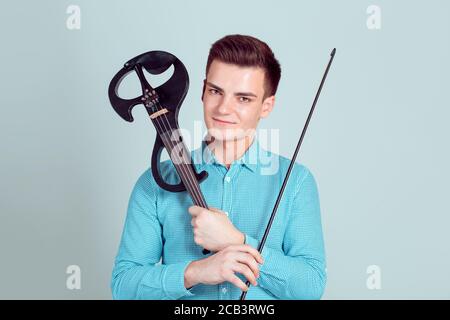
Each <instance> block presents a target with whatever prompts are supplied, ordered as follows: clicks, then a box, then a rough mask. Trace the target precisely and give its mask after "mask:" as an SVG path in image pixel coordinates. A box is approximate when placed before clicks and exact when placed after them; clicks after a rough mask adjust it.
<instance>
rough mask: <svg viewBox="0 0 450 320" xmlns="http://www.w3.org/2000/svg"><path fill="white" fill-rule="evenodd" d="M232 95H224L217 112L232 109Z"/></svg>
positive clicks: (225, 111) (224, 112) (223, 112)
mask: <svg viewBox="0 0 450 320" xmlns="http://www.w3.org/2000/svg"><path fill="white" fill-rule="evenodd" d="M232 103H233V102H232V97H224V98H223V99H222V101H221V103H220V104H219V108H218V111H219V113H222V114H226V113H230V112H231V111H232V110H233V104H232Z"/></svg>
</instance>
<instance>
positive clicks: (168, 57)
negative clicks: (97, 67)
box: [108, 51, 209, 254]
mask: <svg viewBox="0 0 450 320" xmlns="http://www.w3.org/2000/svg"><path fill="white" fill-rule="evenodd" d="M172 65H173V66H174V72H173V74H172V76H171V78H170V79H169V80H168V81H167V82H165V83H164V84H162V85H160V86H159V87H156V88H152V86H151V85H150V84H149V83H148V81H147V79H146V78H145V76H144V72H143V69H142V68H145V70H147V71H148V72H149V73H150V74H154V75H156V74H161V73H163V72H164V71H166V70H167V69H168V68H170V67H171V66H172ZM133 71H134V72H136V74H137V76H138V78H139V81H140V83H141V88H142V95H140V96H138V97H135V98H133V99H123V98H121V97H119V95H118V90H119V86H120V83H121V82H122V80H123V79H124V78H125V77H126V76H127V75H128V74H129V73H130V72H133ZM188 88H189V76H188V73H187V71H186V68H185V66H184V65H183V63H182V62H181V61H180V60H179V59H178V58H177V57H175V56H174V55H173V54H170V53H168V52H165V51H149V52H146V53H143V54H141V55H138V56H137V57H134V58H133V59H131V60H129V61H128V62H126V63H125V65H124V66H123V68H122V69H121V70H120V71H119V72H117V74H116V75H115V76H114V78H113V79H112V80H111V83H110V84H109V89H108V95H109V100H110V102H111V105H112V107H113V108H114V110H115V111H116V112H117V113H118V114H119V116H120V117H121V118H122V119H124V120H126V121H128V122H132V121H133V116H132V114H131V110H132V109H133V107H134V106H136V105H138V104H143V105H144V107H145V109H146V110H147V113H148V115H149V116H150V119H151V121H152V123H153V125H154V126H155V129H156V132H157V135H156V140H155V144H154V147H153V153H152V162H151V170H152V175H153V177H154V178H155V181H156V183H157V184H158V185H159V186H160V187H161V188H163V189H164V190H167V191H170V192H182V191H187V192H188V193H189V195H190V197H191V198H192V201H193V203H194V204H195V205H197V206H200V207H203V208H206V209H208V205H207V204H206V200H205V197H204V195H203V194H202V192H201V190H200V185H199V184H200V183H201V182H202V181H203V180H205V179H206V178H207V177H208V173H207V172H206V171H202V172H200V173H197V172H196V170H195V167H194V165H193V163H192V159H191V156H190V152H189V151H188V149H187V147H186V145H185V143H184V141H183V137H182V135H181V133H180V128H179V126H178V112H179V110H180V108H181V104H182V103H183V100H184V98H185V96H186V93H187V91H188ZM163 148H165V149H166V150H167V152H168V154H169V157H170V159H171V161H172V162H173V165H174V167H175V169H176V171H177V173H178V176H179V177H180V180H181V181H180V183H179V184H169V183H167V182H165V181H164V179H163V178H162V176H161V172H160V161H161V152H162V150H163ZM203 253H204V254H207V253H209V251H208V250H206V249H204V250H203Z"/></svg>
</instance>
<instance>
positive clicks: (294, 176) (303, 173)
mask: <svg viewBox="0 0 450 320" xmlns="http://www.w3.org/2000/svg"><path fill="white" fill-rule="evenodd" d="M266 155H267V157H268V158H269V159H270V163H271V167H272V169H273V170H276V172H278V174H279V175H281V176H282V177H283V179H284V177H285V176H286V173H287V171H288V169H289V166H290V164H291V159H289V158H287V157H284V156H282V155H279V154H276V153H274V152H271V151H267V150H266ZM273 163H276V165H274V164H273ZM289 180H290V181H294V182H295V185H296V187H297V189H298V188H300V186H301V185H303V184H305V183H313V184H316V180H315V178H314V175H313V173H312V171H311V170H310V168H309V167H307V166H306V165H305V164H303V163H301V162H298V161H295V162H294V165H293V167H292V170H291V173H290V176H289Z"/></svg>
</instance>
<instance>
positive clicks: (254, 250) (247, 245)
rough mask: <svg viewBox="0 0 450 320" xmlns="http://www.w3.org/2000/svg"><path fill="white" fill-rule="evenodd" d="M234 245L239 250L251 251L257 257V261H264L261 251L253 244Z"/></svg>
mask: <svg viewBox="0 0 450 320" xmlns="http://www.w3.org/2000/svg"><path fill="white" fill-rule="evenodd" d="M233 247H234V248H235V249H236V250H238V251H242V252H247V253H250V254H251V255H252V256H253V257H255V259H256V261H258V262H259V263H260V264H262V263H264V259H263V257H262V256H261V254H260V253H259V251H258V250H256V249H255V248H253V247H252V246H251V245H249V244H239V245H235V246H233Z"/></svg>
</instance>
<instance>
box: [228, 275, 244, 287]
mask: <svg viewBox="0 0 450 320" xmlns="http://www.w3.org/2000/svg"><path fill="white" fill-rule="evenodd" d="M227 281H228V282H231V283H232V284H234V285H235V286H236V287H238V288H239V289H241V290H242V291H247V290H248V287H247V286H246V285H245V283H244V282H242V280H241V279H239V277H238V276H236V275H234V274H232V275H231V276H230V277H229V278H228V279H227Z"/></svg>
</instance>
